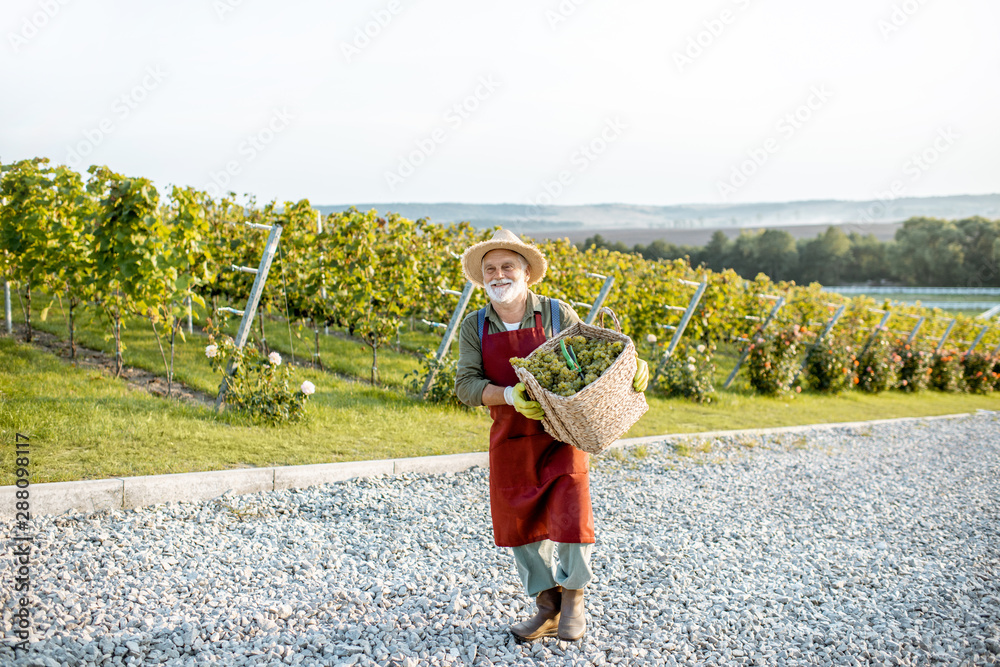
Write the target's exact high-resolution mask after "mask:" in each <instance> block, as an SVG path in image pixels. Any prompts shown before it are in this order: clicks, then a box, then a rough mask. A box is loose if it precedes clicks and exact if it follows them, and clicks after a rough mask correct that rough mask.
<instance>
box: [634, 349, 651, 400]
mask: <svg viewBox="0 0 1000 667" xmlns="http://www.w3.org/2000/svg"><path fill="white" fill-rule="evenodd" d="M648 384H649V364H647V363H646V362H645V361H643V360H642V359H640V358H639V357H636V358H635V377H634V378H632V388H633V389H635V390H636V391H638V392H643V391H646V385H648Z"/></svg>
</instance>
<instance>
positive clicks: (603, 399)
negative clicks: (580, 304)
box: [514, 308, 649, 454]
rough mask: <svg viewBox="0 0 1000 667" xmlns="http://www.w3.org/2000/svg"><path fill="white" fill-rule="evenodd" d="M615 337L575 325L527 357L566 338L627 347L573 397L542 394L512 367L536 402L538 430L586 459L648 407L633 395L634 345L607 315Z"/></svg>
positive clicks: (529, 377) (528, 375) (526, 374)
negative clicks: (539, 415)
mask: <svg viewBox="0 0 1000 667" xmlns="http://www.w3.org/2000/svg"><path fill="white" fill-rule="evenodd" d="M603 311H607V312H608V313H610V314H611V317H612V318H613V319H614V322H615V328H616V329H617V330H618V331H617V332H615V331H611V330H610V329H605V328H603V327H595V326H591V325H589V324H583V323H582V322H577V323H575V324H572V325H570V326H569V327H567V328H566V329H564V330H563V331H561V332H559V335H558V336H556V337H554V338H551V339H549V340H547V341H545V342H544V343H542V344H541V345H539V346H538V348H537V349H535V351H533V352H532V353H531V354H530V355H529V358H530V357H531V356H534V355H536V354H541V353H542V352H545V351H547V350H552V349H554V348H556V347H558V346H559V341H560V340H561V339H563V338H566V337H567V336H584V337H585V338H597V339H600V340H617V341H621V342H623V343H625V349H624V350H622V352H621V354H619V355H618V358H617V359H615V361H614V363H612V364H611V365H610V366H609V367H608V368H607V369H606V370H605V371H604V372H603V373H602V374H601V377H599V378H597V379H596V380H594V381H593V382H591V383H590V384H588V385H587V386H586V387H584V388H583V389H581V390H580V391H578V392H576V393H575V394H573V395H572V396H560V395H559V394H554V393H552V392H551V391H549V390H547V389H543V388H542V385H540V384H539V383H538V380H536V379H535V376H534V375H532V374H531V373H529V372H528V371H527V370H525V369H523V368H518V367H516V366H515V367H514V372H515V373H517V377H518V379H520V380H521V382H523V383H524V385H525V387H527V389H528V395H529V396H531V398H532V400H535V401H538V402H539V403H540V404H541V406H542V409H543V410H544V411H545V416H544V417H543V418H542V425H543V427H544V428H545V431H546V433H548V434H549V435H551V436H552V437H554V438H556V439H557V440H560V441H561V442H568V443H569V444H571V445H573V446H574V447H576V448H577V449H582V450H583V451H585V452H588V453H590V454H600V453H601V452H603V451H604V450H605V449H607V448H608V447H609V446H610V445H611V443H613V442H614V441H615V440H617V439H618V438H619V437H621V435H622V434H623V433H625V432H626V431H627V430H629V429H630V428H631V427H632V425H633V424H635V423H636V422H637V421H639V418H640V417H642V415H643V414H645V412H646V410H648V409H649V406H648V405H647V404H646V396H645V395H644V394H643V393H642V392H639V391H635V390H634V389H632V379H633V378H634V377H635V359H636V352H635V344H634V343H633V342H632V339H631V338H629V337H628V336H626V335H624V334H623V333H621V325H620V324H619V323H618V318H617V317H615V314H614V313H613V312H611V311H610V310H609V309H606V308H605V309H602V316H603Z"/></svg>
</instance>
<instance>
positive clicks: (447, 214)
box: [317, 194, 1000, 237]
mask: <svg viewBox="0 0 1000 667" xmlns="http://www.w3.org/2000/svg"><path fill="white" fill-rule="evenodd" d="M350 206H355V207H357V208H358V209H359V210H362V211H367V210H369V209H372V208H374V209H376V210H378V211H379V212H389V211H391V212H394V213H399V214H400V215H403V216H405V217H407V218H412V219H415V218H424V217H426V218H429V219H430V220H431V221H432V222H437V223H442V224H447V223H450V222H463V221H467V222H470V223H471V224H472V225H474V226H475V227H479V228H484V227H491V226H493V225H502V226H504V227H506V228H508V229H512V230H515V231H517V232H520V233H523V234H525V235H528V236H535V237H545V236H555V235H557V234H556V233H557V232H563V234H558V235H569V236H572V237H579V236H581V234H582V235H587V234H588V233H590V232H599V233H601V234H603V235H604V236H605V237H609V235H615V232H616V231H624V230H650V231H652V230H700V231H704V230H711V229H720V228H722V229H731V228H761V227H797V228H802V227H808V226H813V225H817V226H825V225H842V226H857V227H858V228H859V229H858V231H862V232H864V231H865V229H864V228H865V227H866V226H867V227H871V228H873V229H874V228H876V227H880V228H882V229H885V227H886V226H887V223H899V222H902V221H903V220H906V219H907V218H911V217H913V216H927V217H933V218H948V219H958V218H967V217H971V216H973V215H981V216H983V217H986V218H1000V194H990V195H955V196H949V197H905V198H900V199H893V200H889V201H886V202H884V203H883V202H880V201H878V200H870V201H841V200H834V199H829V200H814V201H798V202H775V203H763V204H684V205H677V206H636V205H630V204H591V205H585V206H531V205H528V204H461V203H441V204H419V203H417V204H414V203H381V204H370V203H357V204H342V205H336V206H317V208H318V209H320V210H321V211H323V213H324V214H326V213H331V212H334V211H342V210H344V209H346V208H349V207H350ZM818 231H819V229H817V232H818ZM866 233H867V232H866ZM668 235H669V234H668ZM698 236H701V234H698Z"/></svg>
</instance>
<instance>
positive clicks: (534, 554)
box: [455, 229, 649, 641]
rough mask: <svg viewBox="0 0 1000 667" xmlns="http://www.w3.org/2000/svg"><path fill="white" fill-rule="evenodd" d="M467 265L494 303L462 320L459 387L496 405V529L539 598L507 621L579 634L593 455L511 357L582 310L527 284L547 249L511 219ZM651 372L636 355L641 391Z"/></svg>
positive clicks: (564, 635) (519, 633)
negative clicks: (552, 425)
mask: <svg viewBox="0 0 1000 667" xmlns="http://www.w3.org/2000/svg"><path fill="white" fill-rule="evenodd" d="M462 268H463V269H464V271H465V275H466V277H467V278H468V279H469V280H470V281H472V282H473V283H475V284H476V285H479V286H481V287H484V288H485V290H486V294H487V296H488V297H489V299H490V303H489V305H487V306H486V307H484V308H483V309H482V310H480V311H478V312H476V313H472V314H471V315H469V316H468V317H466V318H465V320H464V321H463V322H462V329H461V333H460V338H459V360H458V372H457V374H456V377H455V393H456V394H457V395H458V398H459V399H460V400H461V401H462V402H463V403H465V404H467V405H488V406H489V407H490V416H491V417H492V418H493V426H492V428H491V429H490V513H491V515H492V518H493V538H494V541H495V542H496V545H497V546H500V547H512V549H513V553H514V561H515V563H516V564H517V572H518V575H519V576H520V578H521V583H522V584H523V585H524V588H525V591H526V592H527V594H528V595H529V596H533V597H535V599H536V604H537V613H536V614H535V615H534V616H533V617H532V618H530V619H528V620H526V621H524V622H522V623H518V624H517V625H514V626H512V627H511V629H510V630H511V632H512V633H513V634H514V636H515V638H517V639H518V640H520V641H533V640H535V639H539V638H541V637H554V636H558V637H559V639H562V640H566V641H575V640H577V639H580V638H581V637H583V635H584V632H585V630H586V619H585V614H584V604H583V590H584V587H586V585H587V584H588V583H589V582H590V580H591V579H592V577H593V573H592V572H591V569H590V556H591V551H592V549H593V545H594V515H593V511H592V510H591V506H590V480H589V477H588V464H589V459H588V455H587V454H586V453H585V452H583V451H581V450H579V449H577V448H575V447H573V446H571V445H568V444H566V443H563V442H559V441H557V440H555V439H554V438H553V437H552V436H550V435H549V434H547V433H546V432H545V431H544V429H543V428H542V423H541V422H540V421H539V420H541V419H542V417H543V416H544V412H543V411H542V408H541V405H540V404H539V403H538V402H537V401H532V400H530V399H529V398H528V396H527V393H526V391H525V387H524V385H523V384H521V383H519V382H518V380H517V375H516V374H515V373H514V369H513V367H512V366H511V365H510V358H511V357H526V356H528V355H529V354H530V353H531V352H532V351H533V350H534V349H535V348H536V347H538V346H539V345H541V344H542V343H543V342H545V340H546V339H547V338H549V337H552V336H554V335H556V334H558V333H559V331H560V330H561V329H562V328H565V327H566V326H569V325H570V324H572V323H574V322H579V321H580V318H579V317H578V316H577V314H576V313H575V312H574V311H573V309H572V308H571V307H570V306H569V305H567V304H565V303H561V302H559V301H558V300H555V299H549V298H547V297H543V296H538V295H536V294H535V293H533V292H531V291H530V290H529V289H528V287H529V286H530V285H534V284H535V283H537V282H538V281H540V280H541V279H542V278H543V277H544V276H545V270H546V268H547V263H546V261H545V257H544V256H543V255H542V253H541V252H540V251H539V250H538V248H536V247H535V246H533V245H529V244H527V243H524V242H522V241H521V240H520V239H519V238H517V236H515V235H514V234H513V233H511V232H509V231H507V230H505V229H501V230H499V231H497V232H496V234H494V235H493V238H492V239H491V240H489V241H484V242H483V243H478V244H476V245H474V246H472V247H470V248H469V249H467V250H466V251H465V253H464V254H463V255H462ZM648 376H649V372H648V368H647V366H646V363H645V362H644V361H641V360H637V364H636V376H635V379H634V381H633V386H634V388H635V390H636V391H644V390H645V388H646V382H647V380H648ZM554 552H558V559H559V562H558V566H557V565H556V563H555V561H554V558H553V556H554Z"/></svg>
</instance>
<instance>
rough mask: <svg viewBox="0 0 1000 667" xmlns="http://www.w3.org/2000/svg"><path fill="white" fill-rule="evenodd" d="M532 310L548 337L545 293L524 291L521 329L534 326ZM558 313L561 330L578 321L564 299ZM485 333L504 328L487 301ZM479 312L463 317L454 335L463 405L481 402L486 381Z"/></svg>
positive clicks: (549, 320)
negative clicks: (540, 320)
mask: <svg viewBox="0 0 1000 667" xmlns="http://www.w3.org/2000/svg"><path fill="white" fill-rule="evenodd" d="M535 313H541V314H542V328H543V329H544V330H545V337H546V338H552V310H551V308H550V306H549V298H548V297H547V296H539V295H537V294H535V293H534V292H532V291H531V290H528V303H527V304H526V306H525V308H524V317H523V318H522V319H521V328H522V329H530V328H532V327H533V326H535ZM559 315H560V319H561V324H560V326H561V327H562V329H565V328H566V327H568V326H570V325H571V324H573V323H574V322H580V321H581V320H580V316H579V315H577V314H576V311H575V310H573V307H572V306H570V305H569V304H568V303H566V302H565V301H559ZM486 321H487V322H488V324H487V325H486V333H488V334H494V333H500V332H502V331H507V327H505V326H504V325H503V320H501V319H500V315H498V314H497V311H496V310H494V309H493V305H492V304H490V305H489V306H487V307H486ZM478 325H479V312H478V311H475V312H473V313H470V314H469V315H466V316H465V319H464V320H462V328H461V330H460V331H459V334H458V371H457V372H456V373H455V394H456V395H457V396H458V400H460V401H462V402H463V403H465V404H466V405H482V404H483V390H484V389H486V386H487V385H489V384H490V381H489V380H487V379H486V373H485V371H484V370H483V348H482V345H481V344H480V342H479V332H478V331H476V327H477V326H478Z"/></svg>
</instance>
